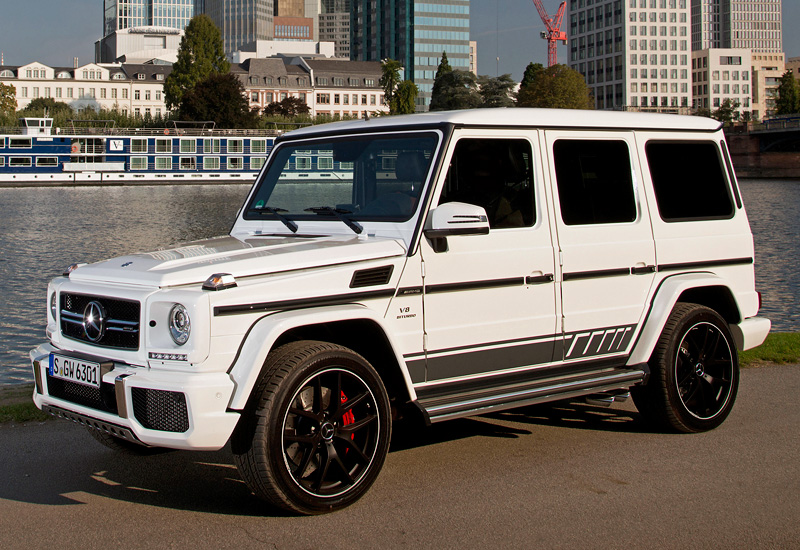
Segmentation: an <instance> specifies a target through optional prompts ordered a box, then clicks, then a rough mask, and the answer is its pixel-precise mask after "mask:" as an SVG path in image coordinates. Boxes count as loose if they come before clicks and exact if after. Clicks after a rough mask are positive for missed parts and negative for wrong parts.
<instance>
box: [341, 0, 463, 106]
mask: <svg viewBox="0 0 800 550" xmlns="http://www.w3.org/2000/svg"><path fill="white" fill-rule="evenodd" d="M469 4H470V3H469V0H429V1H427V2H424V3H423V2H414V1H413V0H352V6H351V8H352V16H351V19H350V24H351V25H350V59H353V60H356V61H381V60H383V59H386V58H390V59H395V60H397V61H400V62H401V63H402V64H403V67H404V71H405V78H408V79H411V80H413V81H414V83H415V84H416V85H417V88H419V92H420V94H419V97H418V98H417V110H419V111H426V110H427V109H428V105H429V104H430V98H431V92H432V90H433V79H434V77H435V75H436V69H437V68H438V65H439V60H440V58H441V56H442V52H447V58H448V60H449V62H450V65H451V66H452V67H453V69H459V70H465V71H466V70H469V66H470V65H469V61H470V60H469V53H470V47H469Z"/></svg>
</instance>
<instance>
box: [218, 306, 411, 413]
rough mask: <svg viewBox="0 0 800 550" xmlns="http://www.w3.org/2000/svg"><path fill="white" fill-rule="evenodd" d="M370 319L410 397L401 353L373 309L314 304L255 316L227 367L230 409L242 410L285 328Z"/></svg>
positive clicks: (408, 380)
mask: <svg viewBox="0 0 800 550" xmlns="http://www.w3.org/2000/svg"><path fill="white" fill-rule="evenodd" d="M363 320H367V321H371V322H373V323H375V324H376V325H378V326H379V327H380V329H381V330H382V331H383V333H384V335H385V336H386V340H387V341H388V342H389V345H390V346H391V348H392V353H394V356H395V359H396V360H397V364H398V365H400V373H401V375H402V377H403V381H404V382H405V384H406V388H407V390H408V394H409V396H410V398H411V399H412V400H414V399H416V398H417V396H416V393H415V392H414V387H413V385H412V383H411V376H410V375H409V373H408V367H407V366H406V363H405V360H404V359H403V355H402V354H401V353H399V351H398V350H399V348H398V346H397V344H396V342H395V341H394V340H393V338H392V335H391V333H390V332H389V331H388V330H387V329H386V326H385V324H384V320H383V318H382V317H379V316H378V315H377V314H376V312H375V311H373V310H371V309H369V308H367V307H364V306H359V305H356V304H352V305H341V306H330V307H322V308H314V309H310V310H293V311H282V312H278V313H271V314H268V315H265V316H264V317H261V318H260V319H259V320H257V321H256V322H255V323H254V324H253V326H252V327H251V328H250V330H249V331H248V333H247V336H246V338H245V341H244V344H243V345H242V347H241V350H240V351H239V354H238V355H237V357H236V360H235V361H234V363H233V365H232V366H231V368H230V369H229V370H228V373H229V374H230V377H231V379H232V380H233V382H234V384H235V386H236V388H235V390H234V393H233V396H232V397H231V401H230V404H229V408H230V409H233V410H242V409H244V407H245V405H246V404H247V400H248V398H249V397H250V394H251V393H252V391H253V387H255V384H256V381H257V380H258V376H259V374H260V373H261V367H262V366H263V364H264V361H265V360H266V358H267V355H268V354H269V353H270V351H272V349H273V347H274V345H275V342H276V341H277V340H278V338H280V336H281V335H282V334H285V333H286V332H287V331H290V330H292V329H296V328H300V327H308V326H314V325H324V324H326V323H335V322H341V321H363Z"/></svg>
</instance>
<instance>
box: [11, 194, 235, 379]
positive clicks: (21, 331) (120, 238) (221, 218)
mask: <svg viewBox="0 0 800 550" xmlns="http://www.w3.org/2000/svg"><path fill="white" fill-rule="evenodd" d="M249 189H250V186H249V185H213V186H200V185H189V186H178V185H174V186H173V185H169V186H142V187H138V186H135V187H134V186H126V187H77V188H70V187H63V188H23V189H0V212H2V224H0V281H2V284H3V287H4V288H3V306H2V308H0V383H8V382H19V381H30V380H32V375H31V373H30V367H29V366H28V351H29V350H30V349H31V348H33V347H35V346H36V345H38V344H39V343H41V342H42V341H43V340H44V337H45V336H44V319H45V302H46V298H45V294H46V291H47V282H48V281H49V280H50V279H52V278H53V277H54V276H57V275H58V274H60V273H61V272H63V271H64V268H65V267H66V266H68V265H69V264H72V263H76V262H95V261H98V260H102V259H105V258H110V257H114V256H120V255H122V254H128V253H132V252H144V251H150V250H154V249H156V248H160V247H164V246H169V245H172V244H175V243H179V242H185V241H190V240H195V239H199V238H205V237H213V236H216V235H225V234H227V233H228V231H229V230H230V227H231V225H232V224H233V221H234V219H235V217H236V212H237V211H238V210H239V208H240V207H241V205H242V203H243V202H244V198H245V196H246V195H247V192H248V190H249Z"/></svg>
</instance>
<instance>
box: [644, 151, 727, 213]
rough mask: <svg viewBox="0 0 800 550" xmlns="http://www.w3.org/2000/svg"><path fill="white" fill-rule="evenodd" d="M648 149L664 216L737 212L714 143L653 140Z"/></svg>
mask: <svg viewBox="0 0 800 550" xmlns="http://www.w3.org/2000/svg"><path fill="white" fill-rule="evenodd" d="M645 151H646V152H647V163H648V164H649V166H650V177H651V179H652V181H653V189H654V190H655V193H656V202H657V203H658V213H659V214H660V215H661V219H663V220H664V221H667V222H675V221H687V220H700V219H713V218H729V217H731V216H732V215H733V201H731V196H730V192H729V190H728V182H727V180H726V179H725V173H724V169H723V166H722V163H721V162H720V156H719V153H718V152H717V146H716V145H715V144H714V143H713V142H710V141H703V142H697V141H695V142H668V141H651V142H648V143H647V145H646V146H645Z"/></svg>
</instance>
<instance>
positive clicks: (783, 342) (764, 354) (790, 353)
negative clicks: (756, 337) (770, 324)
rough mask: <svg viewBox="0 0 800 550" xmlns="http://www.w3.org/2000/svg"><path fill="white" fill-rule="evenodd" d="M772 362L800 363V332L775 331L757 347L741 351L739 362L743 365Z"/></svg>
mask: <svg viewBox="0 0 800 550" xmlns="http://www.w3.org/2000/svg"><path fill="white" fill-rule="evenodd" d="M771 363H775V364H786V363H800V333H798V332H773V333H770V334H769V335H768V336H767V339H766V340H765V341H764V343H763V344H761V345H760V346H758V347H757V348H753V349H749V350H747V351H742V352H739V364H740V365H741V366H742V367H757V366H760V365H767V364H771Z"/></svg>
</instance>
